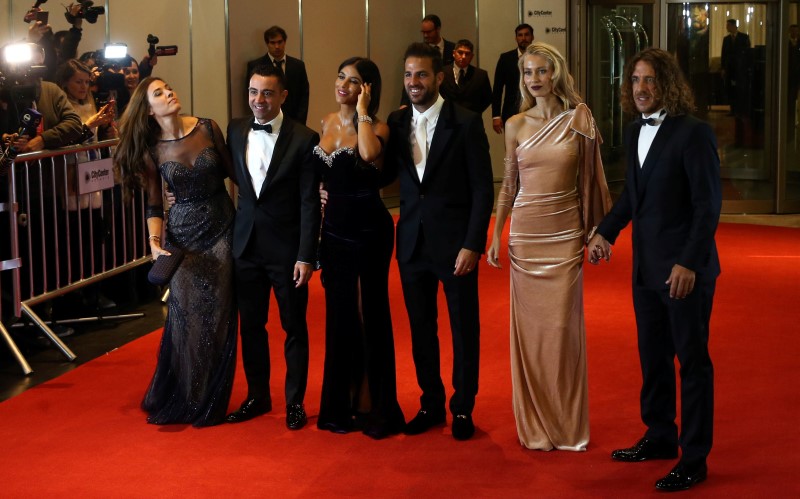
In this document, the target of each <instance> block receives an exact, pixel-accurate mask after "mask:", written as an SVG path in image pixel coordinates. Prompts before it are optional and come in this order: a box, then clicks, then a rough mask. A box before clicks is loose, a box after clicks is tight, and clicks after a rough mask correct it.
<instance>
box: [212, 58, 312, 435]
mask: <svg viewBox="0 0 800 499" xmlns="http://www.w3.org/2000/svg"><path fill="white" fill-rule="evenodd" d="M248 95H249V99H248V100H249V104H250V109H252V111H253V116H251V117H247V118H238V119H234V120H231V122H230V124H229V125H228V147H229V148H230V150H231V155H232V157H233V163H234V171H235V174H236V183H237V184H238V186H239V196H238V203H237V205H238V206H237V210H236V220H235V223H234V230H233V257H234V267H235V279H236V292H237V300H238V305H239V320H240V330H241V338H242V360H243V364H244V372H245V375H246V376H247V398H246V399H245V401H244V402H243V403H242V405H241V407H240V408H239V410H237V411H236V412H234V413H232V414H230V415H228V418H227V421H228V422H230V423H239V422H242V421H247V420H249V419H252V418H253V417H255V416H259V415H261V414H264V413H266V412H269V411H270V410H271V409H272V398H271V396H270V388H269V379H270V356H269V343H268V341H267V340H268V337H267V331H266V324H267V314H268V311H269V293H270V290H273V291H274V293H275V299H276V301H277V302H278V311H279V314H280V320H281V326H282V327H283V329H284V331H285V332H286V340H285V341H284V356H285V358H286V383H285V393H286V425H287V427H288V428H289V429H292V430H297V429H300V428H302V427H303V426H305V424H306V421H307V418H306V413H305V409H304V407H303V399H304V396H305V391H306V383H307V379H308V327H307V324H306V308H307V306H308V286H307V285H306V284H307V283H308V280H309V279H310V278H311V274H312V272H313V266H312V263H313V262H314V260H315V259H316V245H317V239H318V235H319V224H320V199H319V192H318V186H319V179H318V175H317V173H316V171H315V167H314V163H313V161H312V159H311V155H312V151H313V148H314V146H315V145H316V144H317V143H318V142H319V135H318V134H317V133H316V132H314V131H313V130H310V129H309V128H307V127H305V126H304V125H301V124H300V123H297V122H295V121H293V120H292V119H291V118H289V117H288V116H286V115H285V114H284V113H283V112H282V111H281V105H282V104H283V103H284V101H285V100H286V96H287V91H286V82H285V76H284V74H283V72H281V71H280V70H279V69H278V68H276V67H275V66H273V65H272V64H269V65H264V66H260V67H257V68H255V69H254V70H253V73H252V75H251V76H250V79H249V88H248Z"/></svg>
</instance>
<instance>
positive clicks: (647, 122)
mask: <svg viewBox="0 0 800 499" xmlns="http://www.w3.org/2000/svg"><path fill="white" fill-rule="evenodd" d="M664 114H666V111H665V110H661V112H660V113H658V117H657V118H653V117H652V116H651V117H650V118H642V117H641V116H639V118H637V119H636V123H638V124H639V125H640V126H645V125H650V126H656V125H659V124H661V121H663V116H664Z"/></svg>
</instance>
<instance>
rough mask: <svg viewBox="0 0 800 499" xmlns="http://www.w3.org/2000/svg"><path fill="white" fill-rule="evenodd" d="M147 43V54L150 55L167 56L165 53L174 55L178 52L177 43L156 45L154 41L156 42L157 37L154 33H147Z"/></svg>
mask: <svg viewBox="0 0 800 499" xmlns="http://www.w3.org/2000/svg"><path fill="white" fill-rule="evenodd" d="M147 43H148V45H150V46H149V47H148V48H147V55H149V56H150V57H153V56H154V55H156V56H167V55H175V54H177V53H178V46H177V45H159V46H158V47H156V43H158V37H157V36H156V35H147Z"/></svg>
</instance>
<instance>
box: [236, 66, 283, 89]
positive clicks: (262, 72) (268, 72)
mask: <svg viewBox="0 0 800 499" xmlns="http://www.w3.org/2000/svg"><path fill="white" fill-rule="evenodd" d="M253 75H258V76H274V77H275V78H277V79H278V85H280V86H281V90H286V75H285V74H284V73H283V71H281V70H280V69H278V68H276V67H275V66H273V65H272V64H262V65H260V66H256V67H254V68H253V70H252V71H250V74H248V75H247V82H246V83H245V84H246V85H249V84H250V78H252V77H253Z"/></svg>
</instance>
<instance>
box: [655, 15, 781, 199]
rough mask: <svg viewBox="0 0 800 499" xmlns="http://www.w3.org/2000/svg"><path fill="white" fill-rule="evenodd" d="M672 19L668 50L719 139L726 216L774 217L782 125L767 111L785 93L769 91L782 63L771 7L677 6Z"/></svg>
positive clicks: (669, 18) (669, 19)
mask: <svg viewBox="0 0 800 499" xmlns="http://www.w3.org/2000/svg"><path fill="white" fill-rule="evenodd" d="M773 5H775V4H773ZM773 10H774V9H773ZM666 15H667V24H666V26H667V46H668V47H667V48H668V50H669V51H670V52H672V53H674V54H675V55H676V56H677V58H678V62H679V63H680V65H681V68H683V71H684V74H685V76H686V77H687V80H688V82H689V84H690V86H691V87H692V90H693V91H694V93H695V98H696V103H697V111H696V115H697V116H698V117H699V118H701V119H703V120H705V121H708V122H709V123H710V124H711V126H712V128H713V129H714V132H715V134H716V136H717V144H718V148H719V155H720V161H721V167H722V169H721V172H720V174H721V177H722V188H723V212H727V213H745V212H747V213H772V212H774V210H775V192H776V188H775V187H776V179H777V172H778V170H777V168H775V164H776V159H777V154H778V152H777V151H776V150H775V148H774V147H773V145H774V141H773V140H771V138H772V137H773V136H774V134H775V130H776V125H777V120H774V119H768V113H767V110H768V109H770V108H771V107H772V106H771V104H770V103H772V102H773V101H774V99H775V97H776V96H777V93H776V92H777V89H778V87H777V85H767V81H772V77H771V74H772V71H773V64H774V63H773V61H774V60H775V57H776V51H775V47H774V44H771V43H770V37H769V36H768V33H767V19H768V17H769V16H770V9H769V4H767V3H672V4H669V5H667V12H666Z"/></svg>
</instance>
